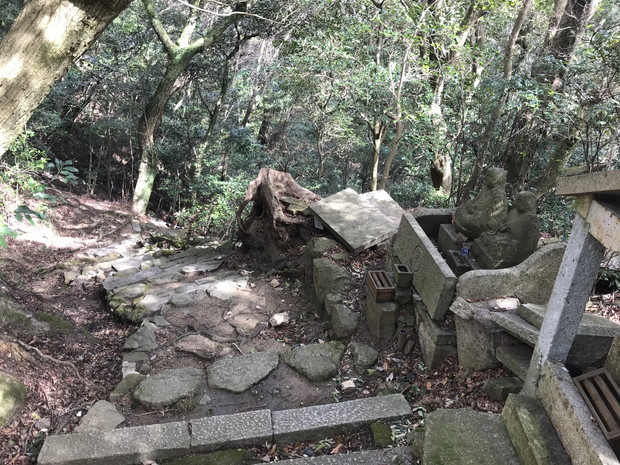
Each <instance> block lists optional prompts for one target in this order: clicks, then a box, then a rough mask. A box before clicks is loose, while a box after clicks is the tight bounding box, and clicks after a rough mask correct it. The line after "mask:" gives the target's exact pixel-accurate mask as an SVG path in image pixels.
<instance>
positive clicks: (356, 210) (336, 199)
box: [310, 189, 402, 253]
mask: <svg viewBox="0 0 620 465" xmlns="http://www.w3.org/2000/svg"><path fill="white" fill-rule="evenodd" d="M385 196H387V197H389V195H388V194H387V193H386V194H385ZM390 200H391V198H390ZM373 202H374V204H373ZM392 202H394V201H393V200H392ZM382 203H383V204H386V205H387V204H389V203H390V202H389V201H388V200H387V199H386V198H385V197H384V196H380V195H377V196H376V197H375V198H374V199H373V201H371V200H370V199H369V198H367V197H364V196H363V195H359V194H358V193H357V192H355V191H354V190H353V189H345V190H343V191H340V192H338V193H336V194H334V195H330V196H329V197H326V198H324V199H323V200H320V201H319V202H316V203H313V204H312V205H310V210H312V212H313V213H314V215H315V216H316V217H318V218H319V219H320V220H321V222H322V223H323V224H324V225H325V227H327V229H329V230H330V231H331V232H332V233H334V235H335V236H336V237H338V238H339V239H340V241H341V242H342V243H343V244H344V245H346V247H347V248H348V249H350V250H351V251H352V252H354V253H358V252H361V251H362V250H365V249H367V248H369V247H372V246H373V245H376V244H379V243H380V242H383V241H385V240H387V239H389V238H390V237H391V236H393V235H394V233H395V232H396V221H395V220H394V219H393V218H392V217H393V216H394V213H393V211H394V209H396V207H398V205H397V204H396V207H394V206H393V205H392V206H391V207H390V208H386V207H385V205H384V206H382V205H381V204H382ZM394 203H396V202H394ZM398 208H400V207H398ZM382 210H385V211H386V213H387V214H386V213H383V212H382ZM401 214H402V209H401Z"/></svg>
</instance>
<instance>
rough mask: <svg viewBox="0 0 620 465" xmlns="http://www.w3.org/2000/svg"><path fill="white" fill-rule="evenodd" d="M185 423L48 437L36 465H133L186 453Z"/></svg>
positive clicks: (187, 431) (187, 434) (186, 432)
mask: <svg viewBox="0 0 620 465" xmlns="http://www.w3.org/2000/svg"><path fill="white" fill-rule="evenodd" d="M189 447H190V432H189V425H188V423H187V422H177V423H164V424H156V425H147V426H136V427H132V428H121V429H115V430H112V431H104V432H98V433H91V434H63V435H58V436H49V437H48V438H47V439H46V440H45V443H44V444H43V448H42V449H41V452H40V454H39V458H38V463H39V465H111V464H114V465H134V464H137V463H142V462H143V461H145V460H162V459H165V458H169V457H175V456H179V455H183V454H187V453H188V452H189Z"/></svg>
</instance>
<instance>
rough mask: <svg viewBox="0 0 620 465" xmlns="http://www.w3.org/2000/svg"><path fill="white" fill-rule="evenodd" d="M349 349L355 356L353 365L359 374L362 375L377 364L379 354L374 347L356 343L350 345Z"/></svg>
mask: <svg viewBox="0 0 620 465" xmlns="http://www.w3.org/2000/svg"><path fill="white" fill-rule="evenodd" d="M349 348H350V349H351V355H352V356H353V365H354V366H355V370H356V371H357V372H358V373H360V374H362V373H363V372H364V371H365V370H367V369H368V368H370V367H371V366H373V365H374V364H375V363H377V358H378V357H379V352H377V351H376V350H375V349H373V348H372V347H370V346H368V345H366V344H362V343H361V342H354V343H352V344H350V345H349Z"/></svg>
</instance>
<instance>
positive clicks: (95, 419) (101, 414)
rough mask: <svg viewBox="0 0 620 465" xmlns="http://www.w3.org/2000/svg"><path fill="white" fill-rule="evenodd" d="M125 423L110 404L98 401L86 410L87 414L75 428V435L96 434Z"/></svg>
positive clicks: (122, 417) (123, 418)
mask: <svg viewBox="0 0 620 465" xmlns="http://www.w3.org/2000/svg"><path fill="white" fill-rule="evenodd" d="M124 421H125V417H124V416H123V415H121V414H120V413H118V411H117V410H116V407H115V406H114V405H112V404H111V403H110V402H107V401H105V400H99V401H97V402H95V404H94V405H93V406H92V407H91V408H90V409H88V412H87V413H86V415H85V416H84V418H82V421H80V424H79V425H78V426H76V427H75V430H74V431H75V432H76V433H98V432H101V431H110V430H113V429H114V428H116V427H117V426H118V425H120V424H121V423H122V422H124Z"/></svg>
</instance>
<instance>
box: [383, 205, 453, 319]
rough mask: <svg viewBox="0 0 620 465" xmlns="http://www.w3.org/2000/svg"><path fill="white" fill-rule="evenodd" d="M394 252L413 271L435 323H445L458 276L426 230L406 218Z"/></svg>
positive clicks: (399, 231) (400, 229)
mask: <svg viewBox="0 0 620 465" xmlns="http://www.w3.org/2000/svg"><path fill="white" fill-rule="evenodd" d="M394 250H395V252H396V254H397V255H398V257H399V258H400V260H401V261H402V263H404V264H405V265H408V266H409V268H411V270H412V271H413V279H412V283H413V287H414V288H415V289H416V291H417V293H418V294H419V295H420V297H421V298H422V301H423V302H424V304H425V305H426V307H427V309H428V313H429V314H430V316H431V318H433V319H434V320H441V319H442V318H443V317H444V316H445V314H446V312H447V311H448V308H449V307H450V304H451V303H452V298H453V296H454V291H455V289H456V276H455V275H454V273H453V272H452V270H451V269H450V267H449V266H448V264H447V263H446V261H445V260H444V259H443V257H442V256H441V254H440V253H439V251H438V250H437V249H436V248H435V245H434V244H433V243H432V242H431V240H430V239H429V238H428V236H427V235H426V233H425V232H424V230H423V229H422V227H421V226H420V225H419V224H418V222H417V221H416V220H415V219H414V218H413V216H411V215H410V214H404V215H403V217H402V220H401V223H400V226H399V228H398V233H397V235H396V238H395V240H394Z"/></svg>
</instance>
